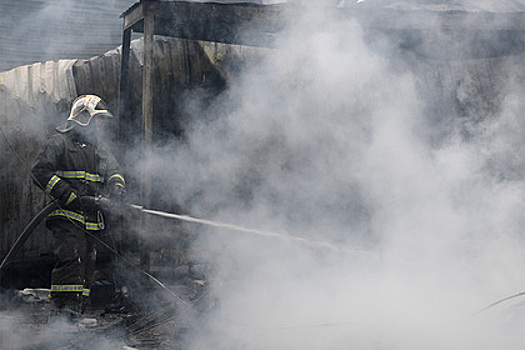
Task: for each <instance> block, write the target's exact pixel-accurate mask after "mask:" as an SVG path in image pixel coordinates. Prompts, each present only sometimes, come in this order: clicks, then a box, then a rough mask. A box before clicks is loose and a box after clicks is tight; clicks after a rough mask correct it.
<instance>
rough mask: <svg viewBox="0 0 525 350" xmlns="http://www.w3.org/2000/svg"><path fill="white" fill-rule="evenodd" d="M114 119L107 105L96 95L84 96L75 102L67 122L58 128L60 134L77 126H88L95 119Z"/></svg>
mask: <svg viewBox="0 0 525 350" xmlns="http://www.w3.org/2000/svg"><path fill="white" fill-rule="evenodd" d="M94 117H97V118H100V117H102V118H113V114H112V113H111V112H110V111H109V109H108V107H107V105H106V103H105V102H104V101H103V100H102V99H101V98H100V97H98V96H96V95H82V96H79V97H77V98H76V99H75V101H73V105H72V106H71V111H70V113H69V117H68V118H67V120H66V122H65V123H64V124H62V125H60V126H58V127H57V130H58V131H60V132H68V131H69V130H71V129H73V128H74V127H75V126H76V125H80V126H84V127H85V126H88V125H89V123H90V122H91V120H92V119H93V118H94Z"/></svg>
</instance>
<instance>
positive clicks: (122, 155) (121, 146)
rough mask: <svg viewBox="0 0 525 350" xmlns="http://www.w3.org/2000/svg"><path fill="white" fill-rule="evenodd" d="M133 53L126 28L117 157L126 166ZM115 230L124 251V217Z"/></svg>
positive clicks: (128, 30) (121, 71)
mask: <svg viewBox="0 0 525 350" xmlns="http://www.w3.org/2000/svg"><path fill="white" fill-rule="evenodd" d="M130 53H131V29H125V30H124V33H123V35H122V52H121V58H120V86H119V100H118V111H117V113H118V114H117V123H116V124H117V125H116V127H117V130H116V134H117V145H116V146H117V158H118V161H119V163H120V164H121V165H122V166H123V167H124V165H125V164H126V162H125V159H126V147H125V145H126V142H127V135H128V133H129V122H130V118H129V116H128V115H127V113H128V111H129V107H128V102H129V56H130ZM115 232H116V234H117V235H118V238H119V239H118V240H117V241H118V243H117V246H116V247H115V249H117V251H118V252H119V253H122V248H123V247H122V245H124V246H126V245H127V243H128V241H129V238H128V235H127V234H126V231H125V230H124V229H123V219H122V218H120V220H118V223H117V227H115Z"/></svg>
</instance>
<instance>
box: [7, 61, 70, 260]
mask: <svg viewBox="0 0 525 350" xmlns="http://www.w3.org/2000/svg"><path fill="white" fill-rule="evenodd" d="M74 63H75V61H74V60H61V61H50V62H46V63H35V64H33V65H28V66H21V67H18V68H15V69H12V70H10V71H7V72H2V73H0V126H1V127H2V130H3V131H4V132H5V133H6V136H7V138H8V141H9V144H8V143H7V141H6V140H5V138H4V137H3V135H1V136H0V151H1V152H0V161H1V164H2V167H1V170H0V177H1V186H0V198H1V201H2V202H1V204H0V219H1V220H0V248H2V249H0V252H2V256H3V253H5V251H6V250H5V248H6V247H10V245H11V244H12V243H13V242H14V240H15V239H16V237H17V235H18V234H19V233H20V232H21V231H22V230H23V228H24V227H25V225H26V224H27V223H29V220H30V219H31V218H32V217H33V216H34V215H35V214H36V213H37V212H38V211H39V210H41V209H42V207H43V205H44V201H45V200H44V198H43V197H42V195H41V193H40V191H39V190H38V189H37V188H36V187H35V186H34V185H32V181H31V177H30V173H29V167H30V165H31V162H32V160H33V159H34V157H35V155H36V151H37V149H38V147H39V146H40V145H41V144H42V143H43V142H44V141H45V138H46V132H45V131H46V129H51V128H52V127H53V125H54V124H56V123H57V122H58V119H59V118H60V117H61V115H62V116H63V115H64V114H65V113H67V110H68V108H69V104H70V103H71V101H72V99H74V98H75V97H76V88H75V83H74V80H73V72H72V67H73V64H74ZM11 147H12V148H14V150H16V152H17V154H18V156H20V158H21V159H22V161H23V162H24V163H22V162H21V161H20V160H19V159H18V156H17V155H16V154H15V153H14V152H13V151H12V149H11ZM35 237H39V239H32V240H30V241H29V242H28V243H27V244H28V249H29V250H30V251H34V252H40V251H41V250H42V249H44V250H45V249H46V247H48V244H49V240H50V239H51V237H49V235H48V234H46V232H45V230H43V228H40V230H39V233H38V234H35ZM37 254H38V253H37Z"/></svg>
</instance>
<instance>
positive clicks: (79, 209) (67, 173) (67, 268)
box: [32, 95, 125, 314]
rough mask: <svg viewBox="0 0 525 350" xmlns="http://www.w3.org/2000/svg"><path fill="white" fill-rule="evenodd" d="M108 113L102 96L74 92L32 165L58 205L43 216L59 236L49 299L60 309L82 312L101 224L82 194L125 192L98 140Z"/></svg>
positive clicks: (115, 196)
mask: <svg viewBox="0 0 525 350" xmlns="http://www.w3.org/2000/svg"><path fill="white" fill-rule="evenodd" d="M110 118H113V115H112V114H111V112H110V111H109V109H108V108H107V106H106V104H105V102H104V101H103V100H102V99H101V98H100V97H98V96H95V95H83V96H80V97H78V98H77V99H76V100H75V101H74V102H73V104H72V107H71V111H70V114H69V117H68V118H67V120H66V121H65V122H64V123H63V124H61V125H59V126H57V128H56V131H57V133H56V134H55V135H53V136H51V137H50V138H49V140H48V142H47V144H46V145H45V146H44V147H43V148H42V149H41V150H40V151H39V153H38V155H37V156H36V159H35V161H34V163H33V166H32V174H33V175H34V176H33V179H34V182H35V183H36V184H37V185H38V186H40V187H41V188H43V189H44V190H45V192H46V193H47V194H49V195H50V196H51V197H52V198H53V199H54V201H55V203H56V204H57V205H58V209H57V210H55V211H53V212H51V214H49V216H48V217H47V219H46V226H47V227H48V228H49V229H50V230H51V231H52V232H53V236H54V237H55V239H56V240H57V246H56V250H55V258H56V263H55V266H54V268H53V270H52V272H51V293H50V296H51V301H52V302H53V304H54V306H55V307H56V308H57V309H58V310H61V311H64V312H71V313H73V314H79V313H82V312H83V311H84V308H85V305H86V302H87V298H88V297H89V293H90V287H91V282H92V280H91V279H92V274H93V272H94V269H95V259H96V251H95V242H94V239H93V235H95V236H96V235H97V234H98V233H99V232H101V231H102V230H104V228H105V224H104V216H103V214H102V212H101V211H100V209H99V208H98V207H97V205H96V203H95V202H94V201H93V200H88V199H87V198H86V197H87V196H89V197H91V198H94V197H95V196H98V195H103V196H109V197H110V198H113V199H117V200H120V199H121V197H122V196H123V194H124V191H125V180H124V177H123V176H122V173H121V171H120V167H119V165H118V163H117V161H116V159H115V157H114V156H113V155H112V154H111V153H110V151H109V149H108V147H107V145H105V144H104V142H103V140H102V138H103V135H104V130H105V129H106V128H105V126H104V123H105V120H107V119H110Z"/></svg>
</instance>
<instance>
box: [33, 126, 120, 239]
mask: <svg viewBox="0 0 525 350" xmlns="http://www.w3.org/2000/svg"><path fill="white" fill-rule="evenodd" d="M32 173H33V175H34V178H33V179H34V180H35V181H34V182H35V183H36V184H37V185H38V186H41V187H43V188H44V190H45V191H46V192H47V193H48V194H50V195H51V196H53V197H54V198H55V199H56V200H57V201H58V204H59V207H60V209H58V210H55V211H54V212H52V213H51V214H49V216H48V220H47V225H48V227H50V226H51V225H52V224H53V222H55V220H69V221H71V220H73V221H74V222H76V223H77V224H78V223H80V224H81V225H83V227H85V229H87V230H92V231H96V230H101V229H103V228H104V224H103V221H102V222H101V220H100V217H99V216H98V215H97V212H96V209H95V208H89V207H86V206H85V205H83V203H82V202H81V200H80V197H81V196H97V195H100V194H102V195H106V194H107V192H108V191H109V190H110V189H112V188H113V187H122V188H124V187H125V180H124V177H123V176H122V174H121V172H120V167H119V165H118V163H117V161H116V159H115V157H114V156H113V155H112V154H111V153H110V152H109V149H108V147H107V146H105V145H102V144H101V143H100V142H96V144H95V143H91V142H88V141H87V138H86V137H85V136H84V135H83V134H81V133H79V132H77V131H76V129H73V130H71V131H69V132H66V133H58V134H55V135H53V136H52V137H51V138H50V139H49V140H48V143H47V144H46V145H45V146H44V148H43V149H42V150H40V152H39V153H38V155H37V157H36V159H35V162H34V164H33V166H32Z"/></svg>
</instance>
